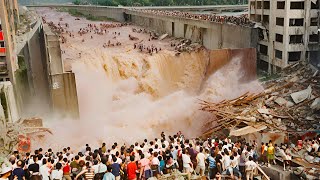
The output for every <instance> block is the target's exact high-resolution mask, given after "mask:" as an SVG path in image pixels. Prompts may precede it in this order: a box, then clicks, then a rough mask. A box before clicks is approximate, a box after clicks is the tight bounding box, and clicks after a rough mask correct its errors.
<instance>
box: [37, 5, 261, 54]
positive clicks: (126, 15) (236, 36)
mask: <svg viewBox="0 0 320 180" xmlns="http://www.w3.org/2000/svg"><path fill="white" fill-rule="evenodd" d="M39 7H47V6H39ZM50 7H57V8H58V7H59V8H65V9H76V10H77V11H79V12H81V13H83V14H85V15H92V16H96V17H104V18H110V19H114V20H116V21H119V22H132V23H134V24H137V25H140V26H142V27H145V28H148V29H152V30H155V31H156V32H158V33H161V34H164V33H168V34H169V35H171V36H174V37H177V38H187V39H191V40H192V41H193V42H199V43H200V44H202V45H203V46H205V47H206V48H208V49H211V50H213V49H225V48H230V49H233V48H256V47H257V46H258V30H257V29H254V28H250V27H245V26H238V25H234V24H226V23H224V24H222V23H217V22H209V21H205V20H195V19H186V18H179V17H173V16H158V15H152V14H148V13H144V12H138V11H133V10H131V9H126V8H122V7H108V6H76V5H64V6H61V5H60V6H58V5H57V6H50Z"/></svg>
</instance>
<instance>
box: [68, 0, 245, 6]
mask: <svg viewBox="0 0 320 180" xmlns="http://www.w3.org/2000/svg"><path fill="white" fill-rule="evenodd" d="M73 3H74V4H76V5H89V4H90V5H101V6H192V5H235V4H247V3H248V0H74V1H73Z"/></svg>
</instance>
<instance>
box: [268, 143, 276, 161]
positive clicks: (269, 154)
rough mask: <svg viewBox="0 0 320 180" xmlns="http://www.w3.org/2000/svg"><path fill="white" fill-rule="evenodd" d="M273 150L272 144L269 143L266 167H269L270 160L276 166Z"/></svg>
mask: <svg viewBox="0 0 320 180" xmlns="http://www.w3.org/2000/svg"><path fill="white" fill-rule="evenodd" d="M274 153H275V149H274V147H273V145H272V143H269V147H268V150H267V158H268V166H269V165H270V160H272V161H273V163H274V164H276V161H275V158H274Z"/></svg>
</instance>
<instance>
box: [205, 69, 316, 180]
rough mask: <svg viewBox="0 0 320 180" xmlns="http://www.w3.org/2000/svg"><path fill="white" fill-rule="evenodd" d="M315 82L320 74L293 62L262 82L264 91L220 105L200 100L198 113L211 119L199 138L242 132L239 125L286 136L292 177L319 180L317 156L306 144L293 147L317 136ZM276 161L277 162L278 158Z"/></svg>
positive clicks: (246, 94) (225, 101)
mask: <svg viewBox="0 0 320 180" xmlns="http://www.w3.org/2000/svg"><path fill="white" fill-rule="evenodd" d="M319 82H320V75H319V74H318V73H315V72H314V70H313V69H312V68H311V67H310V66H309V65H305V64H303V63H296V64H293V65H291V66H289V67H288V68H285V69H284V70H283V71H282V73H281V74H280V77H279V78H276V79H273V80H270V81H267V82H264V83H263V86H264V88H265V90H264V92H261V93H259V94H251V93H249V92H248V93H245V94H243V95H242V96H240V97H238V98H235V99H232V100H223V101H221V102H207V101H201V105H202V107H201V110H203V111H207V112H211V113H212V114H213V120H212V121H210V122H207V123H206V124H205V125H204V126H203V131H204V133H203V136H209V135H211V134H212V133H213V132H215V133H219V132H222V131H224V130H225V129H228V130H231V131H233V130H235V129H239V128H240V129H239V130H241V132H242V129H241V127H240V126H242V127H243V124H245V125H247V127H250V128H251V129H253V128H256V132H262V131H263V132H268V131H272V132H279V133H284V134H287V135H288V142H286V143H287V144H289V145H290V150H291V154H292V162H294V164H295V165H296V166H298V168H295V169H294V174H296V175H298V176H299V177H301V178H304V179H317V177H320V153H319V152H312V151H308V149H307V148H306V147H309V146H310V145H308V143H305V144H304V146H302V147H299V146H296V143H297V141H298V140H301V139H308V138H305V137H304V136H307V135H306V134H308V133H309V134H313V135H314V134H315V136H316V135H317V134H318V133H319V129H320V111H319V107H320V87H319V86H320V83H319ZM239 117H241V118H239ZM250 118H252V119H255V120H256V121H252V120H250ZM239 125H240V126H239ZM259 126H267V128H266V129H265V130H261V128H257V127H259ZM253 131H254V130H251V131H250V132H249V133H252V132H253ZM239 132H240V131H239ZM232 133H237V131H235V132H232ZM247 134H248V133H247ZM307 137H314V136H311V135H310V136H307ZM278 158H279V159H281V155H280V156H279V157H278Z"/></svg>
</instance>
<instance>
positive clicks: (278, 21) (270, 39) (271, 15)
mask: <svg viewBox="0 0 320 180" xmlns="http://www.w3.org/2000/svg"><path fill="white" fill-rule="evenodd" d="M319 4H320V3H319V0H282V1H279V0H278V1H272V0H262V1H261V0H250V1H249V16H250V20H252V21H255V22H257V23H259V24H260V26H258V27H259V29H260V31H259V46H258V52H259V57H258V59H259V66H260V67H262V68H263V69H264V70H266V71H268V72H269V73H276V72H279V71H280V70H281V69H283V68H285V67H287V66H288V65H290V64H292V63H295V62H297V61H300V60H307V61H309V62H310V63H311V64H313V65H314V66H316V67H318V68H320V62H319V50H320V47H319V45H320V43H319V32H318V29H319V17H320V16H319Z"/></svg>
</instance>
